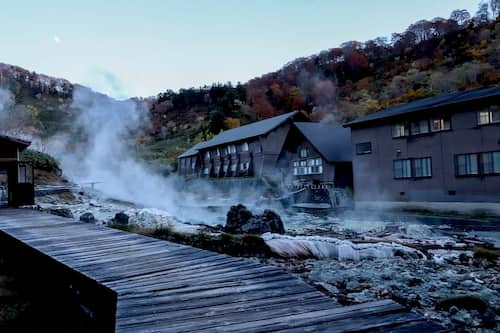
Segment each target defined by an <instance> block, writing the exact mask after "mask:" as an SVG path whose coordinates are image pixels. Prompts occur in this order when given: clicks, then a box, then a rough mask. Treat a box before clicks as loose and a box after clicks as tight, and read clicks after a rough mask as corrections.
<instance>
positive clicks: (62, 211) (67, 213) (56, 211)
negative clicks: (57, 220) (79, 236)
mask: <svg viewBox="0 0 500 333" xmlns="http://www.w3.org/2000/svg"><path fill="white" fill-rule="evenodd" d="M48 212H49V213H50V214H52V215H57V216H62V217H67V218H70V219H72V218H74V216H73V213H71V210H69V209H68V208H49V209H48Z"/></svg>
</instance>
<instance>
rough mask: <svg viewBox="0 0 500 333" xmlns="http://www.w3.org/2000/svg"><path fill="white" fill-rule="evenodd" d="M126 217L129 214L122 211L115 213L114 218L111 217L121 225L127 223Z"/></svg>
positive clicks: (127, 217)
mask: <svg viewBox="0 0 500 333" xmlns="http://www.w3.org/2000/svg"><path fill="white" fill-rule="evenodd" d="M128 219H129V216H128V215H127V214H125V213H124V212H119V213H116V214H115V218H114V219H113V222H114V223H117V224H121V225H127V224H128Z"/></svg>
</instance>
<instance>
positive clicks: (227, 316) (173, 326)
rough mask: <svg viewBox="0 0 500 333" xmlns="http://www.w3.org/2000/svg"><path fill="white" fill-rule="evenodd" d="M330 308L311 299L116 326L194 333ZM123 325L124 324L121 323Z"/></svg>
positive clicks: (322, 300)
mask: <svg viewBox="0 0 500 333" xmlns="http://www.w3.org/2000/svg"><path fill="white" fill-rule="evenodd" d="M331 306H332V304H331V303H330V302H329V300H328V299H325V298H319V299H318V298H314V299H310V300H302V301H301V302H291V303H288V304H287V306H283V305H280V304H273V305H271V306H268V307H265V306H264V307H262V308H257V307H252V308H250V307H248V308H246V309H245V310H244V311H232V312H231V311H228V312H227V313H222V314H218V315H211V314H210V313H206V312H205V313H204V314H203V315H201V316H198V317H187V318H186V319H184V318H182V314H180V315H179V314H178V315H177V316H176V317H173V316H171V315H170V314H169V313H160V314H157V316H156V317H153V316H152V317H147V318H145V320H140V319H138V320H137V321H135V322H134V321H132V320H130V319H129V320H128V321H122V320H120V321H119V322H118V323H117V328H118V329H120V330H121V329H126V330H129V329H135V330H139V331H141V330H144V329H146V330H147V329H156V328H157V327H162V326H163V327H165V329H167V330H168V331H169V332H175V331H189V330H191V329H192V328H193V327H195V328H196V329H200V330H201V329H205V328H209V327H211V326H217V327H220V326H225V325H227V324H230V323H240V322H246V321H247V320H252V318H264V319H265V318H279V317H281V316H283V315H287V314H289V313H290V312H292V313H297V314H300V313H307V312H310V311H315V310H318V309H329V308H331ZM122 322H124V323H122Z"/></svg>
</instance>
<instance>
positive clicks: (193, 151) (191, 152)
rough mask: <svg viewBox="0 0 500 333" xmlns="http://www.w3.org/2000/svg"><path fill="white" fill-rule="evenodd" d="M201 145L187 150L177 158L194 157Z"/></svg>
mask: <svg viewBox="0 0 500 333" xmlns="http://www.w3.org/2000/svg"><path fill="white" fill-rule="evenodd" d="M200 143H201V142H200ZM200 143H197V144H196V145H194V146H193V147H191V148H189V149H188V150H186V151H185V152H183V153H182V154H180V155H179V156H177V158H184V157H189V156H194V155H196V154H198V146H199V145H200Z"/></svg>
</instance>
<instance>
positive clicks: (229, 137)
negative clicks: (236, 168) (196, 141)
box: [197, 111, 299, 149]
mask: <svg viewBox="0 0 500 333" xmlns="http://www.w3.org/2000/svg"><path fill="white" fill-rule="evenodd" d="M298 113H299V112H298V111H293V112H289V113H285V114H282V115H280V116H277V117H273V118H269V119H265V120H261V121H257V122H254V123H251V124H248V125H244V126H241V127H237V128H233V129H230V130H227V131H224V132H222V133H220V134H218V135H216V136H215V137H214V138H212V139H211V140H208V141H205V142H202V143H201V144H200V145H199V146H198V147H197V148H198V149H205V148H210V147H214V146H219V145H223V144H226V143H229V142H235V141H240V140H244V139H249V138H253V137H256V136H259V135H264V134H267V133H269V132H271V131H272V130H273V129H275V128H276V127H278V126H280V125H281V124H283V123H285V122H286V121H288V120H289V119H291V118H293V117H294V116H295V115H297V114H298Z"/></svg>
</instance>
